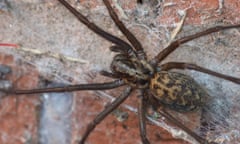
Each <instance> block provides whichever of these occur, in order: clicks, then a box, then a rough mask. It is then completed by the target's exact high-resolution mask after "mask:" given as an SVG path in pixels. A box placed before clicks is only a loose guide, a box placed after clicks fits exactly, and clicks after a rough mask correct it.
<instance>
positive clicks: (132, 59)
mask: <svg viewBox="0 0 240 144" xmlns="http://www.w3.org/2000/svg"><path fill="white" fill-rule="evenodd" d="M59 2H61V3H62V4H63V5H64V6H65V7H66V8H67V9H68V10H69V11H70V12H71V13H72V14H74V15H75V16H76V17H77V18H78V19H79V20H80V21H81V22H82V23H83V24H85V25H86V26H87V27H88V28H89V29H90V30H92V31H93V32H95V33H96V34H98V35H99V36H101V37H102V38H104V39H106V40H108V41H110V42H112V43H113V44H114V46H113V47H111V48H110V50H112V51H114V52H116V55H115V56H114V58H113V61H112V63H111V67H110V68H111V72H107V71H102V72H101V73H102V74H103V75H105V76H108V77H112V78H114V79H117V80H114V81H111V82H105V83H93V84H79V85H70V86H65V87H57V88H56V87H55V88H43V89H32V90H15V89H12V90H2V91H5V92H6V93H12V94H17V95H19V94H33V93H43V92H63V91H77V90H78V91H79V90H106V89H113V88H116V87H120V86H123V85H126V86H127V87H126V89H125V90H124V91H123V93H122V94H121V95H120V96H119V97H117V98H116V99H115V100H114V101H113V102H112V103H111V104H110V105H109V106H107V107H106V108H105V109H104V110H103V111H102V112H101V113H99V114H98V115H97V116H96V117H95V119H94V120H93V121H92V122H91V123H89V125H88V126H87V129H86V131H85V133H84V134H83V136H82V138H81V141H80V142H79V144H84V143H85V141H86V139H87V137H88V136H89V134H90V133H91V132H92V131H93V130H94V128H95V127H96V126H97V124H99V123H100V122H101V121H102V120H103V119H104V118H105V117H106V116H107V115H108V114H110V113H111V112H112V111H113V110H114V109H116V108H117V107H118V106H119V105H120V104H121V103H123V102H124V101H125V100H126V99H127V97H128V96H129V95H130V94H131V92H132V91H133V90H135V89H136V90H139V92H140V96H139V101H138V104H139V106H138V119H139V128H140V136H141V139H142V142H143V143H144V144H149V143H150V142H149V140H148V138H147V135H146V123H145V118H146V109H147V107H148V105H149V104H150V105H154V107H155V104H157V107H162V106H164V107H167V108H171V109H173V110H175V111H181V112H188V111H193V110H196V109H198V108H201V107H202V106H203V105H204V104H205V102H206V100H207V97H208V94H207V93H206V92H205V90H204V89H203V88H202V87H201V86H200V85H199V84H197V82H196V81H194V80H193V79H192V78H191V77H189V76H187V75H184V74H181V73H177V72H171V71H170V70H172V69H191V70H195V71H199V72H203V73H206V74H209V75H213V76H216V77H219V78H222V79H225V80H228V81H231V82H233V83H236V84H240V78H236V77H232V76H228V75H224V74H221V73H218V72H214V71H212V70H209V69H206V68H203V67H200V66H197V65H195V64H190V63H181V62H168V63H165V64H161V62H162V60H164V59H165V58H166V57H167V56H168V55H169V54H170V53H172V52H173V51H174V50H175V49H177V48H178V47H179V46H180V45H181V44H183V43H186V42H188V41H190V40H193V39H195V38H198V37H201V36H204V35H207V34H210V33H213V32H217V31H220V30H225V29H230V28H240V24H236V25H229V26H217V27H213V28H210V29H207V30H205V31H202V32H199V33H197V34H194V35H190V36H186V37H183V38H180V39H177V40H175V41H173V42H172V43H170V44H169V45H168V46H167V47H166V48H165V49H163V50H162V51H161V52H159V53H158V54H157V55H156V56H155V57H154V58H153V59H151V60H148V59H147V57H146V54H145V52H144V49H143V47H142V45H141V43H140V42H139V41H138V40H137V38H136V37H135V36H134V35H133V34H132V33H131V32H130V31H129V30H128V29H127V28H126V27H125V25H124V24H123V23H122V22H121V21H120V20H119V18H118V16H117V14H116V13H115V12H114V10H113V8H112V7H111V4H110V2H109V1H108V0H103V2H104V4H105V5H106V7H107V9H108V11H109V14H110V16H111V18H112V19H113V21H114V22H115V24H116V25H117V26H118V28H119V29H120V31H121V32H122V33H123V34H124V35H125V36H126V38H127V39H128V41H129V42H130V43H131V45H130V44H129V43H128V42H126V41H123V40H121V39H119V38H117V37H116V36H114V35H112V34H110V33H108V32H106V31H104V30H102V29H101V28H100V27H98V26H97V25H95V24H94V23H92V22H90V21H89V20H88V19H87V18H86V17H85V16H83V15H82V14H81V13H79V12H78V11H77V10H76V9H75V8H73V7H72V6H71V5H70V4H69V3H67V2H66V1H65V0H59ZM139 2H141V1H139ZM148 98H149V99H151V98H153V99H154V102H153V103H154V104H151V103H147V102H146V101H145V100H146V99H148ZM159 113H160V114H161V115H162V116H164V117H166V119H168V120H169V121H170V122H172V123H174V124H175V125H177V126H178V127H180V128H182V129H183V130H185V131H186V132H187V133H188V134H189V135H191V136H192V137H194V138H195V139H196V140H197V141H198V142H199V143H202V144H203V143H204V144H208V143H214V142H209V141H208V140H206V139H204V138H202V137H200V136H198V135H197V134H195V133H194V132H192V131H191V130H190V129H188V128H187V127H186V126H184V125H183V124H182V123H180V122H179V121H178V120H177V119H175V118H174V117H173V116H171V114H169V113H168V112H167V111H165V110H164V109H162V111H159Z"/></svg>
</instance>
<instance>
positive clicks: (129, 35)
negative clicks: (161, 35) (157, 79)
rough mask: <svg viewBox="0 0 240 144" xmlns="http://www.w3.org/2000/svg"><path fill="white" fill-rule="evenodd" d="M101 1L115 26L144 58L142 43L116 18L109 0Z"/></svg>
mask: <svg viewBox="0 0 240 144" xmlns="http://www.w3.org/2000/svg"><path fill="white" fill-rule="evenodd" d="M103 2H104V4H105V5H106V7H107V9H108V12H109V14H110V16H111V18H112V19H113V21H114V23H115V24H116V25H117V27H118V28H119V29H120V31H121V32H122V33H123V34H124V35H125V36H126V37H127V39H128V40H129V42H130V43H131V44H132V45H133V47H134V48H135V49H136V51H137V54H138V56H139V57H140V58H141V59H145V58H146V55H145V53H144V52H143V47H142V44H141V43H140V42H139V41H138V39H137V38H136V37H135V36H134V35H133V34H132V33H131V32H130V31H129V30H128V29H127V28H126V26H125V25H124V24H123V23H122V21H121V20H120V19H119V18H118V16H117V14H116V12H115V11H114V10H113V8H112V6H111V4H110V3H109V1H108V0H103Z"/></svg>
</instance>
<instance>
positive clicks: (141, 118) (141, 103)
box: [138, 90, 150, 144]
mask: <svg viewBox="0 0 240 144" xmlns="http://www.w3.org/2000/svg"><path fill="white" fill-rule="evenodd" d="M146 98H147V97H146V92H145V90H141V92H140V96H139V100H138V123H139V130H140V136H141V139H142V142H143V143H144V144H150V142H149V140H148V138H147V131H146V107H147V103H146V102H147V100H146Z"/></svg>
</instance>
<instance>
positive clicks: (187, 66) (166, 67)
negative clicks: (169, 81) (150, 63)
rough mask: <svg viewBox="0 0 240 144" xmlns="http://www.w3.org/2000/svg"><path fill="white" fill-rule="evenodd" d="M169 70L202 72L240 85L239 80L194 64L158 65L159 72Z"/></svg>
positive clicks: (174, 63) (170, 63) (171, 63)
mask: <svg viewBox="0 0 240 144" xmlns="http://www.w3.org/2000/svg"><path fill="white" fill-rule="evenodd" d="M170 69H190V70H195V71H199V72H202V73H206V74H209V75H213V76H215V77H219V78H222V79H225V80H228V81H231V82H233V83H236V84H240V78H236V77H232V76H228V75H224V74H221V73H218V72H215V71H212V70H209V69H206V68H203V67H200V66H198V65H195V64H190V63H183V62H168V63H165V64H163V65H160V70H163V71H168V70H170Z"/></svg>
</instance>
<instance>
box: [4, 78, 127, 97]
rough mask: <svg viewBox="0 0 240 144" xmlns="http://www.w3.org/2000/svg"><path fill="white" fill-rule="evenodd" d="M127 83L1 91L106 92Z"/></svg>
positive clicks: (28, 92)
mask: <svg viewBox="0 0 240 144" xmlns="http://www.w3.org/2000/svg"><path fill="white" fill-rule="evenodd" d="M124 84H125V83H124V81H123V80H116V81H112V82H105V83H95V84H79V85H68V86H65V87H54V88H40V89H31V90H14V89H12V90H5V89H0V91H1V92H4V93H7V94H15V95H21V94H36V93H47V92H72V91H80V90H106V89H113V88H117V87H120V86H123V85H124Z"/></svg>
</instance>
